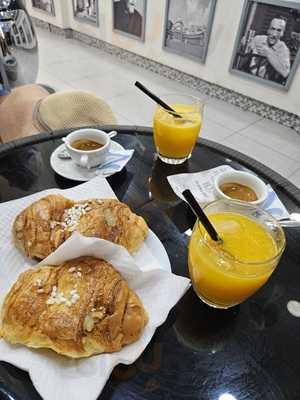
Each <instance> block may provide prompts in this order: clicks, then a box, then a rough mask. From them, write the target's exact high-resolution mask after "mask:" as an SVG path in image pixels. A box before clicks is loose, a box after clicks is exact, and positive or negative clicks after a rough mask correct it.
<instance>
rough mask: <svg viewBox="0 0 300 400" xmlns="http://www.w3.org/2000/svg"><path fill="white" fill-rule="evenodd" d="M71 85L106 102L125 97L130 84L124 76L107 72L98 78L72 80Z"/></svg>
mask: <svg viewBox="0 0 300 400" xmlns="http://www.w3.org/2000/svg"><path fill="white" fill-rule="evenodd" d="M72 85H73V86H74V87H75V88H77V89H79V90H88V91H91V92H93V93H95V94H97V95H98V96H100V97H102V98H103V99H106V100H108V99H111V98H113V97H117V96H122V95H125V94H126V93H128V91H129V90H130V88H131V87H130V86H131V82H129V81H128V80H127V79H126V77H124V75H122V74H120V73H115V72H114V73H113V74H112V73H110V72H108V71H107V72H106V73H102V74H101V75H100V76H91V77H87V78H84V79H76V80H73V82H72Z"/></svg>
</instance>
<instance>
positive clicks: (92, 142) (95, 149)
mask: <svg viewBox="0 0 300 400" xmlns="http://www.w3.org/2000/svg"><path fill="white" fill-rule="evenodd" d="M64 142H65V144H66V147H67V150H68V153H69V154H70V156H71V158H72V160H73V161H74V162H75V164H77V165H79V166H80V167H83V168H93V167H96V166H98V165H100V164H102V163H103V162H104V161H105V159H106V156H107V154H108V151H109V147H110V137H109V135H108V134H107V133H106V132H103V131H101V130H99V129H90V128H83V129H78V130H76V131H74V132H72V133H70V134H69V135H68V136H67V137H65V138H64Z"/></svg>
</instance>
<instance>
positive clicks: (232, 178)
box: [214, 171, 268, 205]
mask: <svg viewBox="0 0 300 400" xmlns="http://www.w3.org/2000/svg"><path fill="white" fill-rule="evenodd" d="M214 183H215V193H216V195H217V197H218V198H219V199H220V198H221V199H222V198H223V199H228V200H232V198H231V197H229V196H227V195H226V194H225V193H223V192H222V190H221V188H220V187H221V185H223V184H224V183H239V184H240V185H245V186H248V187H250V188H251V189H252V190H253V191H254V192H255V194H256V196H257V200H255V201H249V203H251V204H255V205H260V204H262V203H263V202H264V201H265V200H266V198H267V196H268V188H267V185H266V184H265V183H264V182H263V181H262V180H261V179H260V178H258V177H257V176H255V175H253V174H250V173H249V172H244V171H226V172H223V173H221V174H220V175H218V176H216V178H215V180H214Z"/></svg>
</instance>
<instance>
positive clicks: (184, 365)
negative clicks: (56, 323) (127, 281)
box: [0, 126, 300, 400]
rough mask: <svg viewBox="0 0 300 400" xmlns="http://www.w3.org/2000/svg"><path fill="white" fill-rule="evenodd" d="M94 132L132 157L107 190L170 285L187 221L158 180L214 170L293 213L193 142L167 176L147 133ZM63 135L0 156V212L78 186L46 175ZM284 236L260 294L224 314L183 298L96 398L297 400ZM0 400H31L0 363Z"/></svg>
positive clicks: (247, 162)
mask: <svg viewBox="0 0 300 400" xmlns="http://www.w3.org/2000/svg"><path fill="white" fill-rule="evenodd" d="M103 129H104V130H107V131H109V130H111V129H116V130H118V132H119V133H120V134H119V135H118V136H117V137H116V138H115V139H114V140H116V141H117V142H119V143H120V144H122V145H123V146H124V147H125V148H128V149H135V153H134V156H133V158H132V159H131V160H130V162H129V163H128V164H127V166H126V168H124V169H123V170H122V171H121V172H119V173H117V174H115V175H113V176H111V177H110V178H108V182H109V183H110V185H111V187H112V188H113V190H114V191H115V193H116V195H117V197H118V198H119V200H120V201H123V202H125V203H126V204H128V205H129V206H130V207H131V209H132V210H133V211H135V212H136V213H138V214H140V215H142V216H143V217H144V218H145V219H146V221H147V222H148V225H149V226H150V228H151V229H152V230H153V231H154V232H155V233H156V235H157V236H158V237H159V239H160V240H161V242H162V243H163V245H164V247H165V249H166V251H167V253H168V255H169V258H170V262H171V266H172V271H173V272H174V273H176V274H178V275H183V276H188V269H187V244H188V240H189V236H188V235H187V234H186V233H185V232H186V231H187V230H188V229H189V228H192V226H193V224H194V221H195V218H194V216H193V215H192V213H191V212H190V210H189V209H188V207H187V205H186V204H185V203H184V202H182V201H181V200H180V199H179V198H178V197H177V196H176V195H175V194H174V192H173V191H172V189H171V187H170V186H169V184H168V182H167V179H166V177H167V176H168V175H173V174H176V173H186V172H198V171H201V170H207V169H210V168H213V167H216V166H219V165H223V164H227V165H231V166H232V167H234V168H236V169H250V170H252V171H253V172H255V173H257V174H258V175H259V176H260V177H261V178H262V179H263V180H265V181H266V182H268V183H270V184H271V185H272V186H273V188H274V189H275V190H276V192H277V194H278V196H279V197H280V199H281V200H282V202H283V203H284V204H285V205H286V207H287V209H288V210H289V211H291V212H295V211H298V212H299V210H300V191H299V189H297V188H296V187H295V186H293V185H292V184H291V183H289V182H288V181H287V180H285V179H284V178H282V177H281V176H280V175H278V174H276V173H275V172H273V171H272V170H271V169H269V168H268V167H266V166H264V165H262V164H260V163H258V162H256V161H254V160H252V159H251V158H249V157H246V156H244V155H242V154H240V153H238V152H236V151H233V150H231V149H228V148H226V147H224V146H221V145H218V144H216V143H213V142H210V141H207V140H200V141H199V143H198V144H197V146H196V148H195V149H194V152H193V156H192V157H191V159H190V160H189V161H188V162H186V163H184V164H182V165H180V166H170V165H166V164H163V163H162V162H161V161H160V160H157V159H155V156H154V147H153V142H152V137H151V129H149V128H139V127H119V126H118V127H105V128H103ZM68 132H69V131H60V132H55V133H53V132H52V133H50V134H40V135H36V136H34V137H32V138H26V139H22V140H19V141H15V142H11V143H8V144H6V145H3V146H0V202H5V201H9V200H13V199H17V198H20V197H23V196H27V195H29V194H32V193H35V192H39V191H42V190H45V189H49V188H54V187H58V188H61V189H65V188H69V187H72V186H75V185H77V184H80V182H74V181H70V180H68V179H65V178H63V177H60V176H59V175H57V174H56V173H54V171H53V170H52V169H51V167H50V162H49V159H50V155H51V153H52V152H53V150H54V149H55V148H56V147H57V146H58V145H60V144H61V140H60V138H61V137H63V136H65V135H66V134H67V133H68ZM285 232H286V237H287V248H286V251H285V253H284V255H283V257H282V259H281V262H280V264H279V267H278V268H277V269H276V271H275V272H274V274H273V275H272V277H271V278H270V280H269V281H268V283H267V284H266V285H265V286H264V287H263V288H261V289H260V290H259V291H258V292H257V293H256V294H255V295H253V296H252V297H251V298H250V299H248V300H247V301H245V302H244V303H242V304H241V305H240V306H237V307H234V308H232V309H229V310H227V311H221V310H215V309H212V308H209V307H208V306H206V305H205V304H203V303H202V302H201V301H200V300H199V299H198V298H197V296H196V295H195V294H194V292H193V290H192V288H191V289H190V290H189V291H188V292H187V293H186V295H185V296H184V297H183V298H182V299H181V300H180V301H179V303H178V304H177V305H176V306H175V307H174V308H173V309H172V310H171V312H170V314H169V316H168V318H167V320H166V322H165V323H164V324H163V325H162V326H161V327H159V328H158V329H157V331H156V333H155V335H154V337H153V339H152V341H151V342H150V344H149V345H148V346H147V348H146V349H145V351H144V352H143V354H142V355H141V357H140V358H139V359H138V360H137V361H136V362H135V363H134V364H133V365H130V366H123V365H120V366H118V367H116V368H115V369H114V371H113V373H112V375H111V377H110V379H109V381H108V382H107V384H106V386H105V388H104V390H103V391H102V394H101V395H100V397H99V398H100V399H122V400H123V399H149V400H152V399H172V400H173V399H180V400H181V399H182V400H183V399H211V400H241V399H243V400H258V399H261V400H279V399H280V400H299V398H300V380H299V375H300V357H299V358H298V354H299V356H300V335H299V334H298V333H299V329H300V319H299V318H296V317H294V316H292V315H291V314H290V313H289V312H288V310H287V303H288V301H290V300H298V301H300V285H299V283H298V280H299V277H298V276H299V272H298V268H299V260H300V246H299V237H300V236H299V235H300V229H298V228H293V229H286V231H285ZM162 296H163V294H162ZM160 301H163V298H162V299H160ZM49 384H51V382H49ZM87 390H88V388H87ZM0 398H1V399H26V400H29V399H30V400H34V399H40V396H39V394H38V393H37V392H36V390H35V389H34V387H33V385H32V383H31V382H30V378H29V376H28V374H27V373H26V372H24V371H21V370H19V369H17V368H15V367H13V366H11V365H9V364H7V363H4V362H0Z"/></svg>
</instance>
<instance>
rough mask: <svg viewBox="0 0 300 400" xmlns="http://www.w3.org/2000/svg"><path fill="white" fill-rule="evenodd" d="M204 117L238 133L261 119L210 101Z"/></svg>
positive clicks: (225, 104) (224, 104)
mask: <svg viewBox="0 0 300 400" xmlns="http://www.w3.org/2000/svg"><path fill="white" fill-rule="evenodd" d="M206 115H207V118H209V119H210V120H212V121H214V122H216V123H218V124H220V125H223V126H225V127H226V128H228V129H230V130H232V131H239V130H241V129H244V128H246V127H248V126H249V125H251V124H253V123H254V122H256V121H258V120H260V119H261V117H259V116H258V115H257V114H254V113H251V112H248V111H243V110H241V109H240V108H238V107H235V106H233V105H231V104H228V103H225V102H224V101H221V100H217V99H211V100H209V101H208V103H207V105H206Z"/></svg>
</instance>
